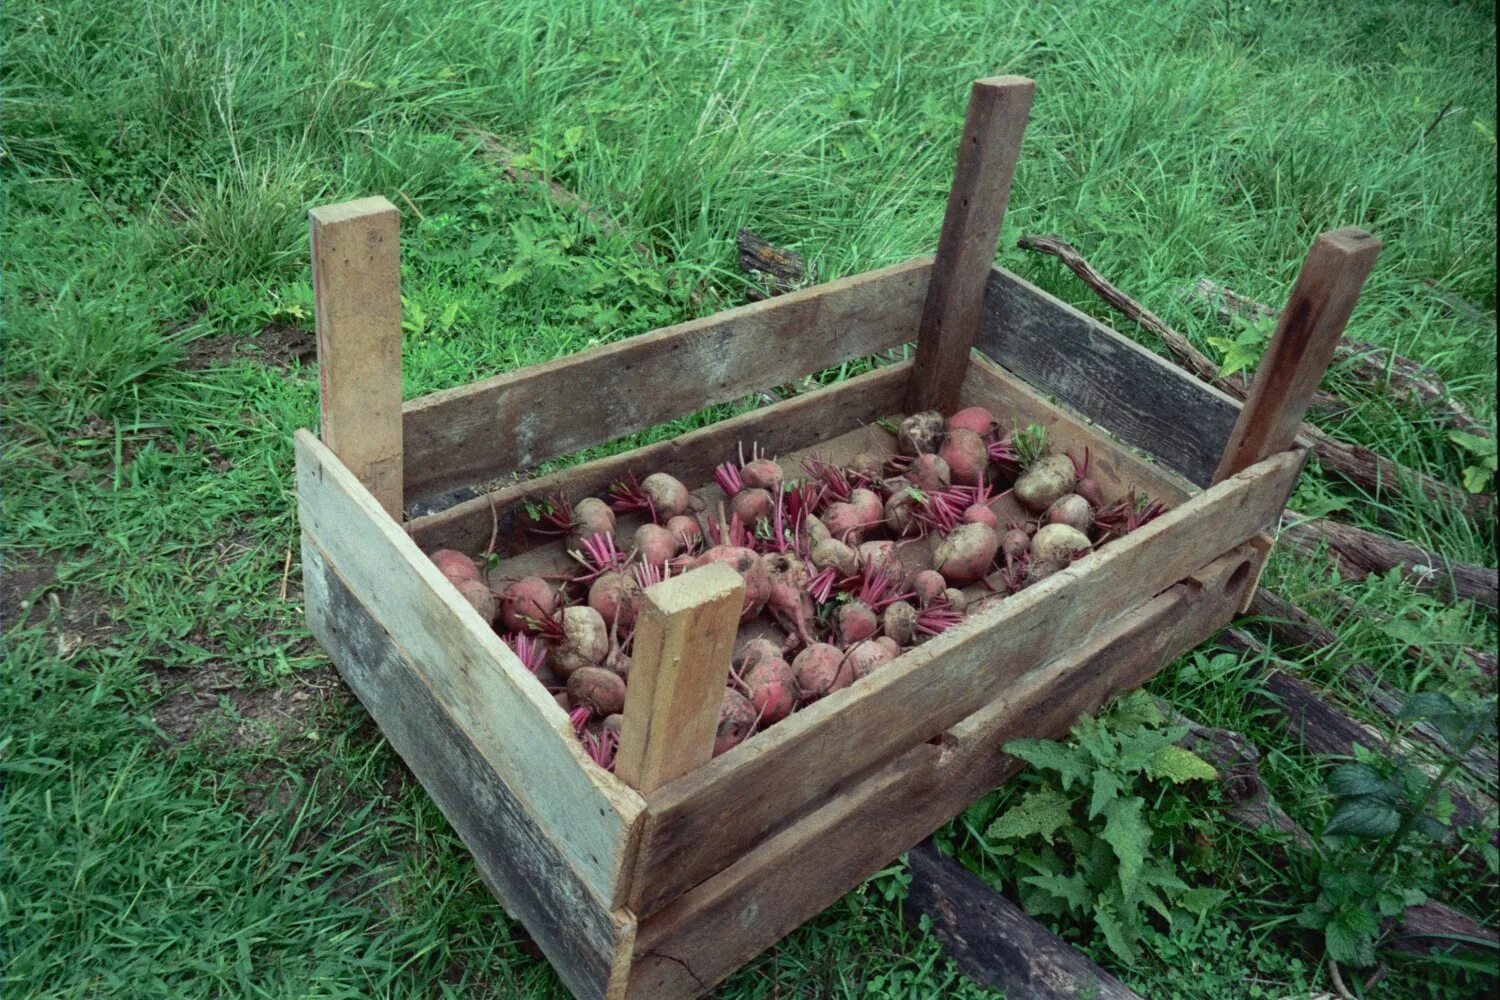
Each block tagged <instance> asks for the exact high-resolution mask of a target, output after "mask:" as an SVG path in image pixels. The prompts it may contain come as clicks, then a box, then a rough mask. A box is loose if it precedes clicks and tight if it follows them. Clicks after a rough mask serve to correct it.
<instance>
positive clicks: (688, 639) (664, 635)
mask: <svg viewBox="0 0 1500 1000" xmlns="http://www.w3.org/2000/svg"><path fill="white" fill-rule="evenodd" d="M744 606H745V581H744V580H742V579H741V578H740V575H739V574H738V573H736V572H735V571H734V570H732V569H730V568H729V567H728V566H725V565H724V564H723V563H710V564H709V565H707V566H701V567H699V568H698V569H695V570H690V571H688V572H687V573H684V574H683V575H682V576H679V577H675V578H673V579H670V580H664V581H663V582H661V583H658V584H655V585H654V586H651V587H647V588H646V590H645V592H644V593H643V594H642V596H641V606H640V611H639V614H638V617H637V619H636V628H635V645H634V647H633V649H632V653H631V665H630V688H629V690H628V691H627V692H626V695H625V719H624V722H623V724H622V727H621V731H620V752H619V755H618V756H617V757H616V758H615V774H616V775H617V776H618V777H619V778H620V780H621V781H623V782H625V783H626V784H627V785H629V786H630V787H632V788H635V789H638V790H640V791H642V792H651V791H654V790H655V789H657V788H660V787H661V786H662V785H664V784H666V783H667V782H669V781H671V780H672V779H673V778H680V777H681V776H682V775H684V774H686V773H688V772H689V771H691V770H693V769H694V768H696V767H697V766H699V765H700V764H703V763H704V762H706V761H707V760H709V758H711V757H712V756H713V749H714V731H715V729H716V728H717V727H718V723H719V706H720V704H721V703H722V702H723V700H724V687H725V685H726V684H727V683H728V680H729V659H730V657H731V656H732V655H733V654H734V639H735V634H736V633H737V632H738V630H739V625H740V613H741V611H742V610H743V609H744ZM700 849H703V850H708V849H709V848H708V846H707V845H700Z"/></svg>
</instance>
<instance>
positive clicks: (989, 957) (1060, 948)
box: [902, 840, 1140, 1000]
mask: <svg viewBox="0 0 1500 1000" xmlns="http://www.w3.org/2000/svg"><path fill="white" fill-rule="evenodd" d="M906 863H907V866H908V867H909V868H910V869H911V874H912V880H911V886H910V887H909V888H908V890H907V896H906V902H905V903H904V904H903V906H902V915H903V917H904V918H905V920H906V922H907V923H908V924H909V925H911V926H912V927H918V928H919V927H920V926H921V919H922V917H924V916H925V917H928V918H929V919H930V920H931V925H930V927H931V930H932V933H933V934H935V935H937V938H938V940H940V941H941V942H942V943H943V947H944V948H945V949H946V950H947V952H948V954H949V955H951V956H952V957H953V962H954V964H955V965H957V966H958V969H959V971H960V972H962V973H963V974H964V975H966V976H968V977H969V978H970V979H972V980H974V981H975V982H976V983H980V984H982V985H984V986H988V987H990V988H991V989H995V990H1003V991H1004V992H1005V995H1006V996H1007V997H1008V998H1010V1000H1062V998H1068V1000H1072V998H1082V997H1093V998H1097V1000H1140V997H1139V996H1138V995H1137V994H1136V993H1135V992H1133V991H1132V990H1131V989H1130V988H1129V987H1127V986H1126V985H1125V984H1124V983H1122V982H1120V981H1119V980H1118V979H1116V978H1115V977H1114V976H1112V975H1110V974H1109V973H1108V972H1105V971H1104V970H1103V969H1101V968H1099V966H1097V965H1095V964H1094V963H1093V962H1091V961H1089V959H1088V958H1087V957H1086V956H1085V955H1084V954H1083V953H1082V952H1080V951H1078V950H1077V949H1076V948H1074V947H1073V946H1071V945H1069V944H1067V943H1066V942H1064V941H1062V940H1060V939H1059V938H1058V937H1057V936H1056V935H1054V934H1053V933H1052V932H1051V931H1049V930H1047V928H1045V927H1043V926H1042V925H1041V924H1039V923H1037V922H1036V921H1035V920H1033V919H1031V917H1029V916H1027V915H1026V912H1025V911H1024V910H1022V909H1021V908H1020V907H1019V906H1017V905H1015V904H1014V903H1012V902H1011V901H1010V900H1008V899H1006V898H1005V897H1004V896H1002V895H1001V894H1000V893H998V892H996V891H995V890H993V889H991V888H990V887H989V886H988V885H986V884H985V883H984V881H983V880H981V879H980V878H979V877H978V876H977V875H975V874H973V873H972V872H970V871H969V870H968V869H967V868H965V867H964V866H963V865H961V864H959V863H958V862H957V861H954V860H953V859H952V858H950V857H948V856H947V855H946V854H944V853H943V852H942V850H940V849H939V848H938V846H937V845H936V844H934V843H933V842H932V841H931V840H924V841H923V842H922V843H920V844H918V845H917V846H916V847H913V848H912V849H911V850H910V851H908V852H907V854H906Z"/></svg>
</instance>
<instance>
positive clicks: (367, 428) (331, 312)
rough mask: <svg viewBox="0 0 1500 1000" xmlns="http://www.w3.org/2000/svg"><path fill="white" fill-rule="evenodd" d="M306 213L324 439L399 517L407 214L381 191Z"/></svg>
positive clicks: (331, 449) (387, 511)
mask: <svg viewBox="0 0 1500 1000" xmlns="http://www.w3.org/2000/svg"><path fill="white" fill-rule="evenodd" d="M308 216H309V218H310V226H311V229H312V263H313V296H314V299H315V302H316V307H315V311H316V313H317V328H318V396H319V401H320V405H321V414H322V424H321V426H322V435H323V441H324V443H325V444H327V445H328V448H329V450H330V451H332V452H333V453H334V454H335V455H337V456H339V459H340V461H342V462H343V463H344V465H345V466H346V467H348V468H349V470H350V471H352V472H353V473H354V475H355V476H356V477H357V478H358V479H359V481H360V482H362V483H364V484H365V486H366V487H367V488H368V489H369V491H370V492H371V493H372V494H373V495H374V497H375V499H376V500H378V501H379V502H380V506H381V507H383V508H385V511H386V513H387V514H389V515H390V516H391V517H393V518H395V519H396V520H397V521H400V520H401V508H402V482H401V471H402V470H401V251H400V243H399V240H400V218H401V217H400V215H399V214H398V213H397V211H396V206H394V205H392V204H391V203H390V202H388V201H386V200H385V199H384V198H361V199H360V200H358V201H348V202H344V203H343V204H341V205H325V206H323V207H321V208H315V209H313V210H312V211H311V212H309V213H308Z"/></svg>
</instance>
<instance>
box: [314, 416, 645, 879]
mask: <svg viewBox="0 0 1500 1000" xmlns="http://www.w3.org/2000/svg"><path fill="white" fill-rule="evenodd" d="M296 447H297V497H298V514H299V517H300V519H301V522H302V530H303V531H304V532H305V533H306V534H308V535H309V536H310V537H311V538H312V539H313V541H314V542H315V543H316V544H317V546H318V548H319V549H321V550H322V551H323V552H325V553H327V555H328V557H329V558H330V559H331V560H332V561H333V563H334V564H335V565H336V566H337V567H338V569H339V573H340V574H341V575H342V577H343V578H344V579H345V580H346V581H347V582H348V585H349V587H350V588H351V589H353V590H354V591H355V593H357V594H359V595H360V599H361V600H362V601H364V602H366V606H367V607H368V609H369V611H370V613H371V615H372V616H374V617H375V618H376V619H377V620H379V621H380V623H381V624H382V626H384V627H385V628H386V629H388V630H389V631H390V632H391V634H392V635H393V636H395V637H396V639H397V641H399V642H400V643H401V645H402V647H403V648H404V649H405V650H406V652H407V654H408V655H409V656H410V657H411V659H412V661H413V662H414V663H416V664H417V665H419V667H420V669H421V670H422V673H423V678H424V681H425V683H426V684H427V686H428V687H429V688H430V689H431V690H432V692H433V695H434V697H436V698H437V699H438V700H439V701H440V702H441V703H442V704H443V705H444V707H445V709H446V710H447V711H448V712H449V713H450V714H451V715H452V716H453V717H454V719H455V720H456V721H457V722H458V723H459V724H460V725H462V726H463V728H464V729H465V731H466V732H467V733H468V734H469V738H470V739H471V740H472V741H473V742H474V744H475V747H476V749H477V751H478V752H479V753H480V754H481V755H482V756H483V757H484V758H485V759H486V760H487V761H489V762H490V765H491V766H492V767H493V768H494V769H495V770H496V771H497V772H498V773H499V774H500V775H501V776H502V777H503V778H504V780H505V782H506V783H507V784H508V785H509V786H510V788H511V790H512V791H513V792H514V793H515V796H516V799H517V801H519V802H520V803H521V804H522V805H523V806H524V807H525V808H526V809H527V811H528V812H529V813H530V814H531V815H532V817H533V818H534V819H535V821H536V823H537V825H538V826H539V827H541V829H542V830H544V831H545V832H546V833H547V834H548V835H549V836H551V837H552V838H553V839H554V841H555V842H556V843H557V844H558V845H559V847H560V848H561V849H562V852H563V854H564V856H565V857H566V858H567V860H568V863H569V864H571V865H572V866H573V868H574V869H575V870H576V871H577V872H578V875H579V877H580V879H581V880H582V881H583V882H584V883H585V884H586V885H588V887H589V889H590V891H592V892H593V893H594V894H595V895H596V896H598V898H599V899H600V900H601V902H602V903H604V904H605V905H608V906H613V905H616V904H617V902H618V899H619V897H620V895H621V894H622V893H623V880H624V876H625V874H626V871H625V869H626V864H625V859H626V857H627V856H628V853H629V852H630V850H631V848H632V847H633V837H634V833H635V830H636V828H637V821H638V819H639V817H640V814H641V810H642V808H643V806H644V802H643V800H642V799H641V797H640V796H639V795H637V794H636V793H635V792H634V791H632V790H631V789H630V788H628V787H627V786H625V785H624V784H623V783H622V782H620V781H618V780H616V779H615V777H614V776H613V775H612V774H609V773H608V772H606V771H604V770H603V769H602V768H599V767H597V766H596V765H594V763H593V762H592V761H590V760H589V759H588V757H587V756H586V755H585V754H584V752H583V748H582V747H581V746H580V745H579V743H578V740H577V739H575V738H574V736H573V732H572V727H571V726H570V725H569V723H568V717H567V714H566V713H564V712H563V710H562V709H561V708H560V707H559V706H558V704H557V702H556V701H554V700H553V698H552V696H551V695H550V694H548V693H547V690H546V689H545V688H544V687H543V686H542V685H541V682H539V681H538V680H537V679H536V678H535V677H534V676H532V675H531V674H530V673H529V672H528V671H527V670H526V668H525V667H523V666H522V665H521V662H520V661H519V660H517V659H516V656H515V654H514V653H513V652H512V651H511V649H510V647H509V646H506V645H505V643H503V642H502V641H501V640H500V637H499V636H498V635H496V634H495V632H494V630H493V629H492V628H490V627H489V625H487V624H486V623H485V622H484V620H483V619H481V618H480V617H479V614H478V613H477V612H476V611H475V610H474V609H473V608H472V607H470V606H469V604H468V603H467V602H466V601H465V600H464V599H463V598H462V597H461V596H460V595H459V593H458V591H457V590H455V589H454V588H453V585H452V584H451V583H449V582H448V581H447V580H446V579H444V577H443V575H442V574H441V573H440V572H438V569H437V567H436V566H434V565H433V564H432V562H431V560H429V559H428V558H427V557H426V556H424V555H423V554H422V552H421V551H420V550H419V549H418V548H417V547H416V544H415V543H413V542H412V540H411V539H410V538H408V537H407V536H406V533H405V532H403V531H402V530H401V528H400V527H399V526H398V525H397V524H396V523H395V522H393V521H392V520H391V519H390V518H389V517H387V516H385V514H384V513H383V512H382V511H381V510H380V508H379V506H378V505H377V504H376V503H375V500H374V498H373V497H371V496H370V494H369V492H368V491H366V490H365V489H364V487H363V486H361V485H360V484H359V482H358V481H356V480H355V479H354V477H353V476H352V475H351V474H350V473H349V471H348V470H347V469H345V468H344V467H343V466H342V465H341V464H339V461H338V459H337V458H336V457H335V456H334V455H333V454H332V453H331V452H329V451H328V449H327V448H324V447H323V445H322V444H320V443H319V442H318V440H317V439H316V438H315V437H313V436H312V435H311V434H309V433H308V432H307V431H298V432H297V436H296ZM393 711H399V704H397V705H394V706H393ZM375 721H376V722H377V723H379V724H381V725H382V726H385V725H388V724H394V720H392V719H389V718H382V717H380V716H376V717H375Z"/></svg>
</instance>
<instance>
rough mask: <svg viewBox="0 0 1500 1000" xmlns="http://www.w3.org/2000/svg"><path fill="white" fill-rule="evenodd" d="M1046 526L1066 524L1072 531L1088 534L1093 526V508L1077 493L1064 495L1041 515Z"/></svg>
mask: <svg viewBox="0 0 1500 1000" xmlns="http://www.w3.org/2000/svg"><path fill="white" fill-rule="evenodd" d="M1042 520H1044V521H1046V522H1047V523H1048V524H1066V525H1067V526H1068V527H1070V528H1072V529H1073V530H1075V531H1077V532H1079V533H1081V534H1085V535H1086V534H1088V533H1089V529H1090V528H1092V527H1093V526H1094V508H1093V505H1092V504H1090V503H1089V502H1088V501H1087V500H1085V499H1084V498H1083V497H1082V496H1080V495H1079V494H1077V493H1064V494H1063V495H1062V496H1060V497H1058V498H1057V499H1056V500H1054V501H1052V506H1050V507H1048V508H1047V512H1046V513H1045V514H1043V515H1042Z"/></svg>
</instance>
